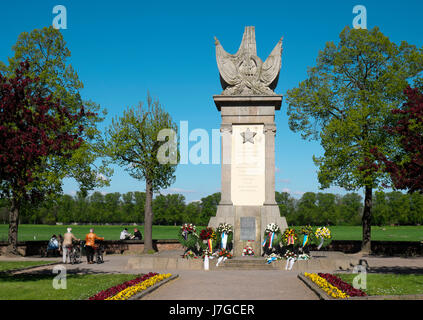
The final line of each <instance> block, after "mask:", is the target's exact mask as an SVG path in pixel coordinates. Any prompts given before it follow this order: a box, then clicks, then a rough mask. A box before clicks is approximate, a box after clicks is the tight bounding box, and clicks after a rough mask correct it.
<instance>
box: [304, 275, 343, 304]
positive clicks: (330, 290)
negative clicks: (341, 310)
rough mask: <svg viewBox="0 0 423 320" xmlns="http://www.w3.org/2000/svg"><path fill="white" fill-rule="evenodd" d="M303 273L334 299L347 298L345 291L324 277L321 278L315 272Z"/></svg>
mask: <svg viewBox="0 0 423 320" xmlns="http://www.w3.org/2000/svg"><path fill="white" fill-rule="evenodd" d="M304 275H305V276H306V277H307V278H309V279H310V280H311V281H313V282H314V283H315V284H317V285H318V286H319V287H320V288H321V289H322V290H323V291H324V292H326V293H327V294H328V295H329V296H330V297H332V298H335V299H345V298H349V295H347V294H346V293H345V292H343V291H341V290H340V289H338V288H337V287H335V286H334V285H332V284H330V283H329V282H328V281H327V280H326V279H324V278H322V277H321V276H319V275H318V274H316V273H308V272H305V273H304Z"/></svg>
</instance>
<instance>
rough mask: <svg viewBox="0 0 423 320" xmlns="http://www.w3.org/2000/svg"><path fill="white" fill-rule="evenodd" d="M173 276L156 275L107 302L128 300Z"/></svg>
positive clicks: (110, 298) (168, 274)
mask: <svg viewBox="0 0 423 320" xmlns="http://www.w3.org/2000/svg"><path fill="white" fill-rule="evenodd" d="M171 276H172V274H170V273H167V274H158V275H155V276H153V277H151V278H148V279H147V280H145V281H143V282H140V283H138V284H136V285H133V286H130V287H128V288H126V289H124V290H122V291H120V292H119V293H118V294H116V295H114V296H112V297H109V298H107V299H106V300H127V299H129V298H130V297H132V296H133V295H134V294H136V293H138V292H141V291H143V290H146V289H147V288H148V287H151V286H153V285H154V284H156V283H157V282H160V281H162V280H164V279H167V278H169V277H171Z"/></svg>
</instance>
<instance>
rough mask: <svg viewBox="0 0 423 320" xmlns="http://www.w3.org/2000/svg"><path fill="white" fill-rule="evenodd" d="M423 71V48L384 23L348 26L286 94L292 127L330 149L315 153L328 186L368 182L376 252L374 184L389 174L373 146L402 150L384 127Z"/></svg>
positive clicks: (367, 220)
mask: <svg viewBox="0 0 423 320" xmlns="http://www.w3.org/2000/svg"><path fill="white" fill-rule="evenodd" d="M422 70H423V50H421V49H420V50H419V49H417V48H416V47H415V46H413V45H409V44H408V43H407V42H405V41H403V42H402V43H401V45H396V44H395V43H393V42H391V41H390V40H389V39H388V38H387V37H386V36H384V35H383V34H382V33H381V32H380V31H379V29H378V28H377V27H375V28H374V29H372V30H365V29H350V28H348V27H346V28H345V29H344V30H343V31H342V32H341V34H340V41H339V43H338V44H337V45H335V44H334V43H333V42H328V43H326V46H325V48H324V50H322V51H320V52H319V55H318V57H317V65H316V66H315V67H312V68H309V70H308V78H307V79H306V80H305V81H302V82H301V83H300V84H299V86H298V87H297V88H294V89H292V90H289V91H288V92H287V101H288V104H289V107H288V115H289V126H290V128H291V130H293V131H295V132H301V134H302V137H303V138H304V139H320V141H321V145H322V147H323V149H324V155H323V156H321V157H313V159H314V162H315V164H316V165H317V166H318V167H319V171H318V179H319V183H320V186H321V188H322V189H324V188H328V187H329V186H331V185H338V186H340V187H342V188H345V189H346V190H358V189H362V188H364V194H365V198H364V207H363V215H362V225H363V239H362V251H363V252H370V241H371V208H372V192H373V189H375V188H377V187H380V186H381V185H382V184H383V183H387V182H388V179H389V177H388V176H387V175H386V174H385V173H384V172H382V170H380V169H379V168H378V167H377V165H376V164H375V157H374V156H373V155H372V154H371V152H370V151H371V149H372V148H374V147H377V148H378V150H380V151H381V152H383V153H384V154H387V153H388V151H389V150H393V149H394V148H395V145H393V141H392V140H393V139H392V138H391V137H389V135H387V133H386V131H385V130H384V128H383V127H384V126H385V125H386V124H387V123H388V121H389V119H390V117H391V112H390V110H391V109H393V108H395V107H398V106H400V105H401V103H402V101H403V100H404V95H403V90H404V88H405V87H406V86H407V85H408V81H409V80H411V79H413V78H415V77H417V76H419V74H420V73H421V71H422Z"/></svg>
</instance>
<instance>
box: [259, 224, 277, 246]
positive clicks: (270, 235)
mask: <svg viewBox="0 0 423 320" xmlns="http://www.w3.org/2000/svg"><path fill="white" fill-rule="evenodd" d="M280 238H281V229H280V228H279V226H278V225H277V224H276V223H269V224H268V225H267V226H266V229H265V230H264V241H263V242H262V244H261V245H262V247H264V248H266V247H267V248H269V249H272V248H273V247H275V246H276V245H277V244H278V243H279V242H280V240H281V239H280Z"/></svg>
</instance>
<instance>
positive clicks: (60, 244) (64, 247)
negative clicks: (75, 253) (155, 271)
mask: <svg viewBox="0 0 423 320" xmlns="http://www.w3.org/2000/svg"><path fill="white" fill-rule="evenodd" d="M120 239H121V240H142V234H141V232H140V231H139V230H138V229H137V228H134V234H133V235H132V234H131V233H129V232H128V228H125V229H123V230H122V232H121V233H120ZM96 240H104V238H103V237H98V236H97V235H96V234H95V233H94V229H93V228H91V229H90V232H89V233H88V234H87V235H86V236H85V251H86V255H87V263H88V264H92V263H94V253H95V249H96V248H97V247H96V243H95V241H96ZM73 241H77V242H79V241H81V239H78V238H76V237H75V236H74V234H73V233H72V228H67V232H66V233H65V234H64V236H63V237H62V236H61V235H60V234H59V237H56V235H55V234H54V235H53V236H52V237H51V239H50V241H49V242H48V245H47V251H49V250H52V251H53V250H57V251H58V252H59V253H60V251H61V252H62V256H63V263H67V261H68V260H70V252H71V250H72V245H73Z"/></svg>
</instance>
